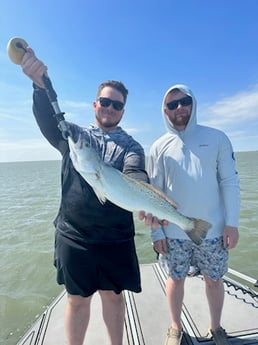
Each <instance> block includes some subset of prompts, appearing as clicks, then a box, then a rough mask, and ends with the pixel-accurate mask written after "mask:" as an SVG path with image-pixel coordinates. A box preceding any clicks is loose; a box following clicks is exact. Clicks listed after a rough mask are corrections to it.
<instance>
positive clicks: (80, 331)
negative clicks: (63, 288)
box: [65, 294, 92, 345]
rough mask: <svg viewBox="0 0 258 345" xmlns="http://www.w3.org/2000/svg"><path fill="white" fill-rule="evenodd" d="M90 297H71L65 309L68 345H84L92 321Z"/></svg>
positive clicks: (69, 296) (68, 298)
mask: <svg viewBox="0 0 258 345" xmlns="http://www.w3.org/2000/svg"><path fill="white" fill-rule="evenodd" d="M91 298H92V296H90V297H82V296H78V295H69V294H68V297H67V303H66V309H65V328H66V337H67V345H82V344H83V341H84V337H85V332H86V330H87V327H88V324H89V320H90V302H91Z"/></svg>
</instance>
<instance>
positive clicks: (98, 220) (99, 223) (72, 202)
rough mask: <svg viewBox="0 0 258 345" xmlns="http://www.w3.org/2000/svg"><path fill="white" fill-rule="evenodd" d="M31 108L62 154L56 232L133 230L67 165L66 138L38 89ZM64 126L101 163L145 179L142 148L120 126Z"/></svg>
mask: <svg viewBox="0 0 258 345" xmlns="http://www.w3.org/2000/svg"><path fill="white" fill-rule="evenodd" d="M33 112H34V115H35V118H36V121H37V123H38V125H39V127H40V130H41V132H42V133H43V135H44V136H45V137H46V139H47V140H48V141H49V142H50V143H51V145H53V146H54V147H55V148H56V149H57V150H59V151H60V153H61V155H62V172H61V173H62V176H61V183H62V195H61V203H60V208H59V211H58V214H57V217H56V219H55V221H54V224H55V227H56V230H57V231H59V232H61V233H62V234H63V235H64V236H67V237H69V238H71V239H74V240H79V241H84V242H87V243H110V242H119V241H124V240H128V239H130V238H132V237H133V236H134V232H135V229H134V222H133V214H132V213H131V212H129V211H126V210H124V209H122V208H120V207H118V206H116V205H114V204H113V203H111V202H109V201H106V202H105V203H104V204H101V203H100V201H99V200H98V198H97V196H96V195H95V192H94V191H93V190H92V188H91V186H90V185H89V184H88V183H87V182H86V181H85V180H84V179H83V178H82V177H81V176H80V174H78V173H77V172H76V170H75V169H74V168H73V164H72V161H71V159H70V156H69V146H68V142H67V140H65V139H64V138H63V136H62V133H61V131H60V130H59V129H58V127H57V120H56V118H55V117H54V116H53V114H54V110H53V108H52V106H51V104H50V102H49V100H48V98H47V96H46V93H45V91H44V90H43V89H39V88H35V90H34V95H33ZM69 129H70V130H71V132H72V133H73V138H75V139H76V137H78V135H79V133H80V132H83V133H84V135H86V136H88V137H89V140H90V141H91V143H93V145H94V146H95V148H96V150H97V152H98V154H99V155H100V157H101V158H102V159H103V161H105V162H106V163H108V164H110V165H112V166H113V167H115V168H116V169H119V170H120V171H122V172H123V173H124V174H127V175H129V176H131V177H133V178H135V179H138V180H141V181H145V182H148V176H147V173H146V171H145V156H144V151H143V148H142V147H141V145H140V144H139V143H138V142H136V141H135V140H134V139H133V138H132V137H131V136H130V135H128V134H127V133H126V132H125V131H124V130H122V129H121V128H120V127H118V128H117V129H115V130H112V131H109V132H104V131H103V130H102V129H100V128H98V127H96V126H94V125H90V126H89V127H87V128H81V127H79V126H77V125H75V124H71V123H70V124H69ZM114 188H115V186H114Z"/></svg>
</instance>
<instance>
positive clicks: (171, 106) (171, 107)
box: [167, 96, 193, 110]
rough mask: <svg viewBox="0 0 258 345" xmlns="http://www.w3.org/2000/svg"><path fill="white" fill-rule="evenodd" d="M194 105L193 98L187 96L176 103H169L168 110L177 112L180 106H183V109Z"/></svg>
mask: <svg viewBox="0 0 258 345" xmlns="http://www.w3.org/2000/svg"><path fill="white" fill-rule="evenodd" d="M192 103H193V100H192V97H190V96H186V97H183V98H181V99H176V100H175V101H171V102H169V103H167V108H168V109H169V110H175V109H177V107H178V106H179V104H180V105H182V107H187V106H188V105H191V104H192Z"/></svg>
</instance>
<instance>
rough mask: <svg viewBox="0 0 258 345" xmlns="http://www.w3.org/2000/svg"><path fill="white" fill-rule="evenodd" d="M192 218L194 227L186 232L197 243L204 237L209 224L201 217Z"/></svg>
mask: <svg viewBox="0 0 258 345" xmlns="http://www.w3.org/2000/svg"><path fill="white" fill-rule="evenodd" d="M192 220H193V222H194V228H193V229H192V230H190V231H187V232H186V233H187V235H188V236H189V237H190V238H191V240H192V241H193V242H194V243H195V244H198V245H199V244H201V243H202V241H203V239H204V238H205V237H206V235H207V232H208V230H209V229H210V227H211V224H210V223H208V222H206V221H205V220H202V219H195V218H193V219H192Z"/></svg>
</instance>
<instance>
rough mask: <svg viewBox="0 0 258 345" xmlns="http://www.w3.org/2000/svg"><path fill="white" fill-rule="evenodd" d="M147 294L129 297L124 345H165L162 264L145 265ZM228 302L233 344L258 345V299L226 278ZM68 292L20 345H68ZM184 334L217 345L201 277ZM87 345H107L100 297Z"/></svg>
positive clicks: (192, 287) (186, 311)
mask: <svg viewBox="0 0 258 345" xmlns="http://www.w3.org/2000/svg"><path fill="white" fill-rule="evenodd" d="M140 268H141V276H142V293H139V294H135V293H132V292H129V291H125V292H124V297H125V302H126V317H125V323H124V334H125V335H124V341H123V345H159V344H160V345H162V344H164V341H165V338H166V332H167V328H168V327H169V324H170V317H169V312H168V307H167V302H166V296H165V282H166V274H165V272H164V271H163V270H162V268H161V267H160V266H159V265H158V264H144V265H141V266H140ZM224 285H225V303H224V310H223V317H222V326H223V327H224V328H225V329H226V330H227V333H228V335H229V337H230V338H229V341H230V342H231V343H232V344H248V345H252V344H256V345H257V344H258V295H257V294H256V293H255V292H254V291H253V290H251V289H249V288H246V287H245V286H243V285H241V284H238V283H236V282H235V281H234V280H231V279H230V278H227V277H225V279H224ZM65 302H66V293H65V291H64V292H63V293H62V294H61V295H60V296H58V298H57V299H56V300H55V301H54V302H53V303H52V304H51V305H50V306H49V307H48V308H47V310H46V311H45V312H44V313H43V314H42V315H41V317H40V318H39V319H38V320H37V322H36V323H35V325H33V327H32V328H31V329H30V330H29V331H28V332H27V333H26V334H25V336H24V337H23V338H22V339H21V340H20V341H19V343H18V344H17V345H36V344H37V345H57V344H60V345H61V344H65V332H64V319H63V315H64V308H65ZM182 322H183V327H184V331H185V335H184V337H183V343H182V345H197V344H199V345H206V344H207V345H208V344H209V345H212V344H213V341H212V340H211V339H210V338H207V336H206V334H207V329H208V326H209V312H208V306H207V302H206V297H205V286H204V281H203V278H202V276H201V275H199V276H196V277H189V278H187V279H186V283H185V297H184V306H183V314H182ZM84 344H90V345H94V344H103V345H105V344H108V338H107V332H106V329H105V326H104V323H103V320H102V311H101V303H100V298H99V295H98V294H95V295H94V297H93V300H92V315H91V319H90V323H89V327H88V331H87V334H86V337H85V341H84Z"/></svg>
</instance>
